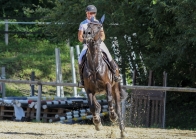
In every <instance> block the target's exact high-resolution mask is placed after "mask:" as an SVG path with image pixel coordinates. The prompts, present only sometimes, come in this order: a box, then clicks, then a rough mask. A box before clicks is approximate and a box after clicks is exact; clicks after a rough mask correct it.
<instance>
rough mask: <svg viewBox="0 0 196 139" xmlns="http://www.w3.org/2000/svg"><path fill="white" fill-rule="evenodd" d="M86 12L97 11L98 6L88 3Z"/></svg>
mask: <svg viewBox="0 0 196 139" xmlns="http://www.w3.org/2000/svg"><path fill="white" fill-rule="evenodd" d="M86 12H95V13H96V12H97V8H96V7H95V6H94V5H88V6H87V7H86Z"/></svg>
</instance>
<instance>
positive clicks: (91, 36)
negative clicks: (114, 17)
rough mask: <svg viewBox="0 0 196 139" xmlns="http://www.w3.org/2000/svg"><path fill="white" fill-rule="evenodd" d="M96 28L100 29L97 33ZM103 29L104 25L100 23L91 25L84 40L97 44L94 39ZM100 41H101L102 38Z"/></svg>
mask: <svg viewBox="0 0 196 139" xmlns="http://www.w3.org/2000/svg"><path fill="white" fill-rule="evenodd" d="M95 26H96V27H97V28H98V30H97V31H96V32H95V29H94V27H95ZM101 28H102V24H100V23H89V24H88V27H87V29H86V31H85V34H84V38H85V39H87V40H88V41H94V42H95V40H94V38H95V36H96V35H97V34H98V33H99V32H100V30H101ZM98 40H100V37H99V39H98Z"/></svg>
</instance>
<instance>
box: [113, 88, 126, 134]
mask: <svg viewBox="0 0 196 139" xmlns="http://www.w3.org/2000/svg"><path fill="white" fill-rule="evenodd" d="M114 99H115V102H116V112H117V115H118V117H119V118H118V121H119V128H120V130H121V137H122V138H126V137H127V134H126V132H125V125H124V119H123V117H122V112H121V100H120V92H119V91H116V92H115V98H114Z"/></svg>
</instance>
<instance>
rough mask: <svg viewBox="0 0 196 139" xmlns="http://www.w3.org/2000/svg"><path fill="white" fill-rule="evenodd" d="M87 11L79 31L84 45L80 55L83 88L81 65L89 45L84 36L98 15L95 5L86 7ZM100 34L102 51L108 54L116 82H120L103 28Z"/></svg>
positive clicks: (81, 77) (80, 66)
mask: <svg viewBox="0 0 196 139" xmlns="http://www.w3.org/2000/svg"><path fill="white" fill-rule="evenodd" d="M85 11H86V19H85V20H84V21H82V22H81V23H80V26H79V29H78V40H79V41H80V42H82V43H83V49H82V51H81V53H80V56H79V59H78V62H79V73H80V79H81V82H80V84H81V85H82V86H84V80H83V76H82V65H81V63H82V57H83V56H84V55H85V53H86V51H87V44H86V40H85V39H84V38H83V34H84V33H85V30H86V29H87V25H88V23H90V22H91V21H90V19H91V18H92V17H94V18H95V16H96V13H97V8H96V7H95V6H94V5H88V6H87V7H86V10H85ZM95 19H96V18H95ZM100 34H101V36H100V38H101V40H102V42H101V44H100V48H101V49H102V51H104V52H105V53H106V55H107V57H108V60H109V63H110V65H111V68H112V73H113V75H114V81H115V82H119V81H120V77H119V76H118V75H116V70H117V66H116V64H115V62H114V60H113V59H112V56H111V54H110V52H109V51H108V49H107V47H106V45H105V44H104V42H103V41H104V40H105V33H104V30H103V28H102V29H101V33H100Z"/></svg>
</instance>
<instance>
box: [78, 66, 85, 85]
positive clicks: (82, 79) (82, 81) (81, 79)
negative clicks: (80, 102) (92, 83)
mask: <svg viewBox="0 0 196 139" xmlns="http://www.w3.org/2000/svg"><path fill="white" fill-rule="evenodd" d="M79 74H80V82H79V84H78V86H80V87H84V78H83V75H82V65H80V64H79Z"/></svg>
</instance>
